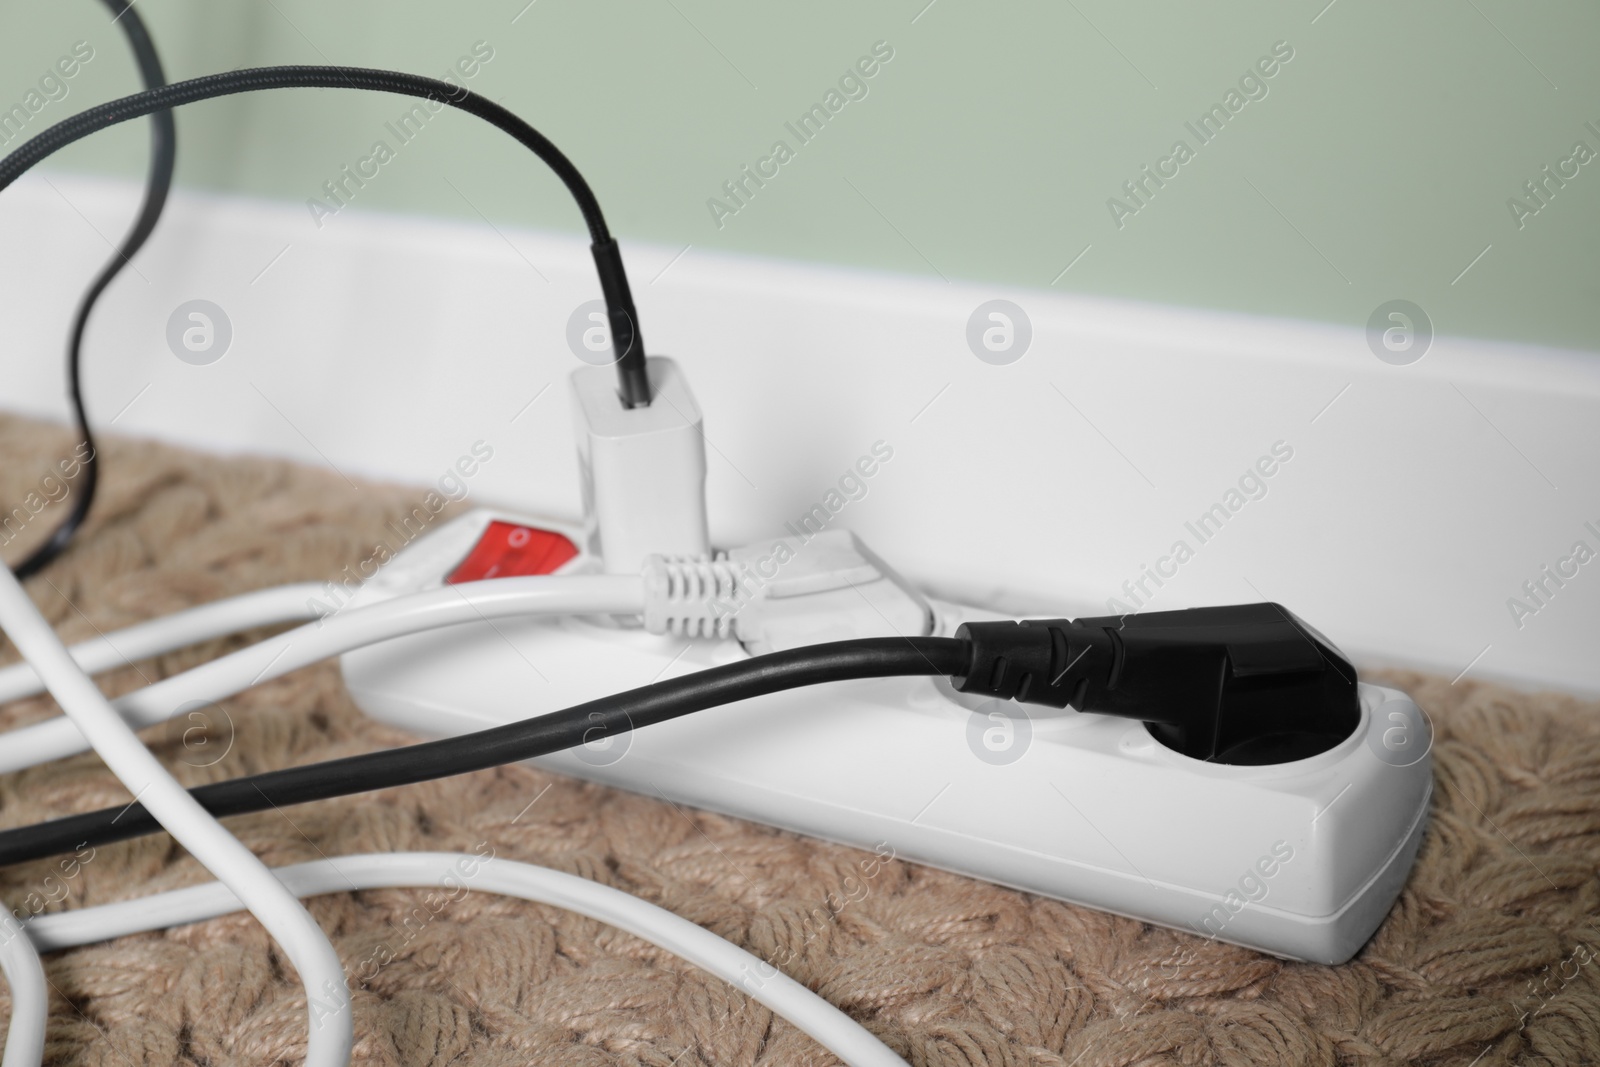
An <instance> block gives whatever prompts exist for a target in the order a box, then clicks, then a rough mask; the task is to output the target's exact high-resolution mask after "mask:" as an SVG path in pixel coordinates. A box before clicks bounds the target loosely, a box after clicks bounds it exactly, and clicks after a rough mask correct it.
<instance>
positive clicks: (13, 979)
mask: <svg viewBox="0 0 1600 1067" xmlns="http://www.w3.org/2000/svg"><path fill="white" fill-rule="evenodd" d="M0 971H4V972H5V976H6V982H7V983H8V984H9V985H10V986H11V1023H10V1025H9V1026H8V1027H7V1029H6V1054H5V1059H3V1060H0V1067H39V1064H40V1062H41V1061H42V1060H43V1059H44V1029H45V1020H46V1019H47V1018H48V1017H49V1014H50V993H49V990H48V988H47V986H46V983H45V978H44V965H43V964H41V963H40V962H39V951H38V949H36V948H34V947H33V942H32V941H30V940H29V939H28V935H27V933H26V932H25V931H24V930H23V929H22V924H21V923H19V922H17V920H16V918H15V917H14V916H13V915H12V914H11V909H9V908H6V907H5V906H4V905H0Z"/></svg>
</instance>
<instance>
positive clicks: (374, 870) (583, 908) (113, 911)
mask: <svg viewBox="0 0 1600 1067" xmlns="http://www.w3.org/2000/svg"><path fill="white" fill-rule="evenodd" d="M469 872H470V873H469ZM275 873H276V874H277V876H278V878H279V880H280V881H281V882H282V883H283V885H285V886H287V887H288V888H289V890H290V891H292V892H294V893H297V894H299V895H300V896H314V895H316V894H319V893H341V892H350V891H353V890H361V889H387V888H435V889H436V888H438V887H440V886H441V885H444V884H450V885H465V886H467V887H468V888H469V889H479V888H481V889H483V890H486V891H488V892H491V893H501V894H504V895H505V896H510V897H520V898H521V899H523V900H531V901H536V902H538V903H541V904H551V905H554V906H556V907H559V908H566V909H567V910H569V911H575V912H577V913H578V914H579V915H586V916H588V917H589V918H591V919H597V920H599V921H600V922H603V923H607V924H609V925H611V926H615V927H617V928H619V929H622V930H626V931H627V932H628V933H630V934H634V935H636V936H638V937H641V938H643V939H645V940H646V941H649V942H650V943H652V944H654V945H658V946H660V947H661V948H664V949H666V950H668V951H669V952H672V953H675V954H676V955H678V956H680V957H682V958H683V959H685V960H688V961H689V962H690V963H694V964H696V965H698V966H700V967H703V968H704V969H705V970H707V971H709V972H711V973H712V974H714V975H716V976H717V977H719V978H721V979H723V980H724V981H726V982H728V983H729V984H731V985H733V986H736V987H737V988H739V989H740V990H741V991H743V992H744V993H746V994H748V995H749V996H751V997H752V998H754V999H755V1000H758V1001H760V1002H761V1003H762V1004H765V1005H766V1006H767V1007H768V1008H771V1009H772V1010H773V1011H774V1012H776V1013H777V1014H778V1015H781V1016H783V1018H785V1019H787V1020H789V1021H790V1022H791V1023H793V1024H794V1025H795V1026H797V1027H798V1028H800V1029H801V1030H803V1031H805V1032H806V1033H807V1034H810V1035H811V1036H812V1037H813V1038H815V1039H816V1040H817V1041H818V1042H820V1043H821V1044H822V1045H823V1046H825V1047H826V1048H827V1049H828V1050H829V1051H831V1052H833V1053H834V1054H835V1055H837V1056H838V1057H839V1058H840V1059H842V1060H844V1061H845V1062H846V1063H848V1064H850V1065H851V1067H905V1061H903V1060H901V1059H900V1057H898V1056H896V1055H895V1054H894V1052H892V1051H891V1050H890V1049H889V1047H888V1046H886V1045H885V1044H884V1043H883V1042H881V1041H879V1040H878V1039H877V1038H876V1037H874V1036H873V1035H872V1034H871V1033H870V1032H869V1031H868V1030H867V1029H866V1028H865V1027H863V1026H862V1025H861V1024H860V1023H858V1022H856V1021H855V1020H854V1019H851V1018H850V1017H849V1016H848V1015H846V1014H844V1012H842V1011H840V1010H839V1009H838V1008H836V1007H834V1006H833V1005H832V1004H829V1003H828V1002H827V1001H825V1000H823V999H822V998H821V997H819V996H817V995H816V994H815V993H813V992H811V990H809V989H807V988H806V987H805V986H803V985H801V984H800V983H799V982H796V981H795V980H794V979H792V978H790V977H789V976H787V975H785V974H783V973H782V972H781V971H779V970H777V969H776V968H774V967H772V966H771V965H770V964H768V963H766V962H764V961H762V960H761V959H759V958H757V957H756V956H753V955H751V954H750V953H748V952H746V951H745V950H744V949H742V948H739V947H738V946H737V945H734V944H731V943H730V942H728V941H725V940H723V939H722V938H720V937H718V936H717V935H716V934H713V933H712V932H711V931H709V930H706V929H704V928H703V927H700V926H696V925H695V924H694V923H692V922H690V921H689V920H687V919H684V918H682V917H680V916H677V915H674V914H673V913H672V912H670V911H667V910H666V909H664V908H659V907H657V906H655V905H654V904H650V903H647V902H646V901H643V900H640V899H639V898H637V897H634V896H630V895H629V894H627V893H624V892H622V891H621V890H619V889H613V888H611V887H610V886H605V885H601V884H600V883H598V882H591V881H589V880H588V879H587V878H579V877H577V876H576V875H571V874H564V873H562V872H560V871H552V870H548V869H546V868H544V867H536V866H534V865H532V864H528V863H517V862H514V861H512V860H503V859H494V858H486V857H484V856H477V855H470V854H465V853H454V852H389V853H373V854H369V855H357V856H343V857H340V858H338V859H331V860H317V861H315V862H311V863H297V864H294V865H293V866H289V867H279V868H277V869H276V871H275ZM447 877H448V878H449V879H453V881H450V882H448V883H447V881H446V879H447ZM238 910H239V901H238V900H237V899H236V898H235V897H234V895H233V894H232V893H231V892H229V890H228V888H227V887H226V886H224V885H221V884H218V883H216V882H210V883H207V884H205V885H197V886H190V887H188V888H186V889H175V890H172V891H170V892H166V893H158V894H156V895H155V896H150V897H143V898H140V899H137V900H125V901H120V902H118V903H115V904H103V905H100V906H99V907H93V908H84V909H81V910H79V911H63V912H56V913H54V914H49V915H40V916H38V917H37V918H35V919H34V920H33V921H32V922H31V923H29V924H28V931H27V932H28V936H30V937H31V938H32V939H33V943H34V945H35V946H36V947H37V948H38V949H39V950H40V951H44V952H54V951H57V950H60V949H66V948H74V947H76V946H79V945H86V944H90V943H93V942H96V941H105V940H108V939H110V938H114V937H124V936H126V935H128V934H135V933H144V932H147V931H151V930H160V929H163V928H165V927H168V926H178V925H181V924H183V923H192V922H199V921H201V920H204V919H214V918H216V917H218V916H221V915H227V914H230V913H232V912H235V911H238ZM5 1067H12V1064H11V1063H10V1060H9V1057H8V1059H7V1062H6V1064H5Z"/></svg>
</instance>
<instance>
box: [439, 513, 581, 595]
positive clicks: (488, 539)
mask: <svg viewBox="0 0 1600 1067" xmlns="http://www.w3.org/2000/svg"><path fill="white" fill-rule="evenodd" d="M577 554H578V547H577V546H576V545H574V544H573V543H572V542H571V541H569V540H567V539H566V538H565V537H562V536H561V535H560V534H558V533H552V532H551V531H549V530H540V529H536V528H535V527H532V526H518V525H517V524H515V523H511V522H500V521H498V520H496V521H494V522H491V523H490V524H489V528H488V529H487V530H485V531H483V536H482V537H480V538H478V543H477V544H476V545H474V546H472V551H471V552H470V553H469V554H468V555H467V558H466V559H464V560H462V561H461V564H460V566H458V567H456V569H455V570H453V571H451V572H450V577H448V578H446V579H445V584H446V585H455V584H457V583H459V582H478V581H482V580H484V579H485V578H520V577H523V576H525V575H529V574H553V573H555V571H557V570H559V569H560V568H561V566H562V564H564V563H566V562H567V561H568V560H570V559H572V558H573V557H574V556H576V555H577Z"/></svg>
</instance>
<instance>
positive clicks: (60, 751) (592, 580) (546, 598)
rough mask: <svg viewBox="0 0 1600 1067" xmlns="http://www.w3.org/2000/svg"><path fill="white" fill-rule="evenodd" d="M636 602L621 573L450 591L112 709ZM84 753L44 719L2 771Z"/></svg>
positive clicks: (0, 761)
mask: <svg viewBox="0 0 1600 1067" xmlns="http://www.w3.org/2000/svg"><path fill="white" fill-rule="evenodd" d="M643 603H644V592H643V582H642V581H641V579H639V578H637V577H629V576H626V575H602V574H590V575H573V576H566V575H561V576H548V575H541V576H534V577H525V578H494V579H491V580H489V581H483V582H467V583H463V584H461V585H450V586H445V587H444V588H442V589H432V590H429V591H427V592H425V593H412V594H409V595H407V596H400V597H395V598H394V599H392V600H384V601H380V602H378V603H376V604H372V605H370V606H368V607H361V608H350V609H347V610H345V611H342V612H339V613H338V614H334V615H330V616H328V617H326V618H324V619H322V620H320V621H318V622H314V623H307V624H306V625H305V626H300V627H296V628H295V629H293V630H290V631H288V632H287V633H282V634H278V635H277V636H275V637H269V638H267V639H266V640H265V641H261V642H259V643H257V644H254V645H251V646H250V647H249V648H243V649H240V650H239V651H237V652H232V653H229V654H228V655H226V656H221V657H219V658H217V659H214V660H212V661H210V662H209V663H204V664H202V665H200V666H199V667H195V668H194V669H193V670H189V671H185V672H184V673H182V674H178V675H174V676H173V677H171V678H166V679H163V680H162V681H159V682H157V683H155V684H154V685H151V686H147V687H145V688H143V689H140V690H136V691H135V692H132V693H129V694H127V695H125V696H122V697H119V698H118V699H117V700H116V701H115V702H114V706H115V707H116V709H117V711H118V712H119V713H120V714H121V716H122V718H123V719H124V720H126V721H127V722H128V723H130V724H131V725H132V726H133V728H134V729H136V730H137V729H141V728H143V727H146V726H153V725H155V724H156V723H158V722H165V721H166V720H168V719H170V718H173V717H174V716H176V715H178V714H179V713H180V712H181V711H183V709H184V708H186V707H189V706H190V705H191V704H192V703H193V702H194V701H215V700H221V699H222V698H223V697H226V696H231V695H232V694H234V693H237V692H239V691H240V690H243V689H248V688H250V687H251V686H253V685H258V684H260V683H261V682H265V681H268V680H269V679H272V678H277V677H279V676H280V675H284V674H287V673H289V672H290V671H293V670H297V669H298V668H300V667H304V666H306V665H308V664H311V663H316V662H319V661H320V660H324V659H327V658H328V657H330V656H337V655H340V654H342V653H344V652H348V651H350V650H351V649H355V648H362V647H364V646H366V645H371V644H376V643H377V642H379V641H386V640H388V639H390V638H394V637H401V636H404V635H406V634H413V633H420V632H421V631H423V630H431V629H436V628H438V627H442V626H453V625H456V624H459V623H469V622H478V621H483V620H489V619H501V618H507V617H511V616H522V615H540V614H544V615H563V614H572V615H637V614H639V613H640V612H641V611H642V610H643ZM88 747H89V744H88V742H87V741H85V740H84V737H83V734H82V733H81V732H80V731H79V730H78V728H77V727H76V726H74V725H73V723H72V721H71V720H70V719H67V718H61V717H57V718H53V719H45V720H43V721H41V722H36V723H32V724H30V725H28V726H23V727H21V728H19V729H16V730H12V731H10V732H9V733H5V734H0V773H7V772H10V771H17V770H21V769H23V768H24V767H32V766H35V765H37V764H40V763H45V762H48V761H49V760H53V759H60V758H62V757H63V756H70V755H73V754H74V753H77V752H82V751H84V750H85V749H87V748H88Z"/></svg>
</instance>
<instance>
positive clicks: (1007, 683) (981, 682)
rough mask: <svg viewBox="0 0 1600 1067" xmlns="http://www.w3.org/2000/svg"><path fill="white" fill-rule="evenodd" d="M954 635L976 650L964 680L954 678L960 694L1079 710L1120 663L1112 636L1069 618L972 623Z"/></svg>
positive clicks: (973, 652) (953, 680) (953, 682)
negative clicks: (1108, 673) (1117, 660)
mask: <svg viewBox="0 0 1600 1067" xmlns="http://www.w3.org/2000/svg"><path fill="white" fill-rule="evenodd" d="M956 637H957V638H960V639H964V640H966V641H967V642H968V643H969V644H970V645H971V647H972V661H971V666H970V667H969V668H968V671H967V675H966V677H964V678H954V679H952V680H951V682H952V684H953V685H954V686H955V688H956V689H957V690H958V691H960V692H962V693H978V694H982V695H984V696H990V697H995V698H997V699H1000V700H1016V701H1021V702H1023V703H1026V704H1041V705H1044V706H1046V707H1052V708H1065V707H1068V706H1072V707H1079V708H1081V707H1082V704H1083V701H1084V697H1085V694H1086V692H1087V691H1089V690H1090V689H1099V688H1100V687H1101V686H1102V685H1103V684H1104V676H1105V675H1106V672H1107V671H1108V670H1109V669H1110V668H1111V667H1112V666H1113V665H1114V663H1115V661H1116V655H1115V652H1116V649H1115V641H1114V639H1113V637H1112V636H1111V635H1110V634H1109V633H1107V632H1106V631H1105V630H1103V629H1100V628H1094V627H1083V626H1078V625H1075V624H1074V623H1072V622H1071V621H1069V620H1067V619H1044V620H1029V621H1026V622H1020V623H1019V622H1011V621H1002V622H968V623H963V624H962V625H961V627H960V629H958V630H957V631H956Z"/></svg>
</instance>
